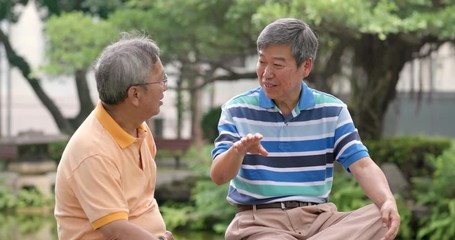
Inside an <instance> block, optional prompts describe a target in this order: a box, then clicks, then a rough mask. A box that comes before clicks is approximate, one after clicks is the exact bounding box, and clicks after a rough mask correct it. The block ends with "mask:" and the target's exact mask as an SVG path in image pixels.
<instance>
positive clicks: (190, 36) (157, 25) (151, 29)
mask: <svg viewBox="0 0 455 240" xmlns="http://www.w3.org/2000/svg"><path fill="white" fill-rule="evenodd" d="M260 2H263V1H244V0H242V1H233V0H223V1H203V0H193V1H186V0H174V1H167V0H157V1H153V2H152V1H141V0H137V1H131V2H130V5H129V6H130V8H129V9H125V10H120V11H117V12H116V13H115V14H112V15H111V16H110V17H109V20H110V21H111V22H112V23H113V25H116V26H118V27H119V28H120V29H121V30H128V29H137V30H140V31H144V32H147V33H148V34H150V35H151V36H152V38H153V39H154V40H155V41H157V43H158V45H159V46H160V47H161V49H162V51H163V54H162V60H163V61H164V62H165V63H166V64H168V65H172V66H173V67H174V68H175V69H177V71H176V72H175V73H172V74H174V77H176V79H177V85H176V86H175V87H174V86H171V87H170V89H171V90H172V89H174V90H176V92H177V101H176V102H177V109H178V112H179V116H178V123H177V126H176V127H177V129H178V131H180V130H181V129H182V122H183V121H182V119H183V118H182V116H183V115H182V114H183V112H184V111H186V110H189V112H190V114H191V123H192V127H191V135H192V137H193V139H196V140H201V139H202V133H201V128H200V122H201V120H202V110H201V98H200V91H201V90H202V89H204V87H205V86H207V84H210V83H212V82H214V81H219V80H237V79H242V78H255V77H256V74H255V72H254V71H253V72H240V71H239V70H237V68H238V67H236V66H238V62H242V60H243V59H244V58H245V57H247V56H251V55H252V54H255V52H256V47H255V38H256V34H257V31H258V30H257V29H255V27H254V26H253V25H252V21H251V17H252V16H253V14H254V13H255V12H256V9H257V7H258V3H260ZM195 13H197V14H195ZM220 72H221V75H220ZM184 92H187V93H188V94H187V96H188V97H189V99H190V101H189V104H188V105H184V101H183V98H184V94H183V93H184ZM178 136H180V132H178Z"/></svg>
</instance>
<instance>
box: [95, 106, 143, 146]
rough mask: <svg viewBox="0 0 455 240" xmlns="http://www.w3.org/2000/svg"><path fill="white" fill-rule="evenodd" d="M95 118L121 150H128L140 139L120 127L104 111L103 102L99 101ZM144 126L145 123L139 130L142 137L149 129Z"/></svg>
mask: <svg viewBox="0 0 455 240" xmlns="http://www.w3.org/2000/svg"><path fill="white" fill-rule="evenodd" d="M95 116H96V118H97V119H98V121H100V123H101V125H103V127H104V128H105V129H106V130H107V131H108V132H109V134H111V136H112V137H113V138H114V140H115V141H116V142H117V144H118V145H119V146H120V147H121V148H126V147H128V146H129V145H131V144H133V143H135V142H136V141H138V138H135V137H133V136H131V135H130V134H128V133H127V132H126V131H125V130H123V128H122V127H120V125H118V123H117V122H116V121H115V120H114V119H113V118H112V117H111V115H109V113H108V112H107V111H106V109H104V107H103V104H102V103H101V101H99V102H98V104H97V105H96V108H95ZM144 124H145V123H142V124H141V126H139V128H138V130H139V131H138V132H139V135H142V134H141V133H143V132H147V127H146V126H144Z"/></svg>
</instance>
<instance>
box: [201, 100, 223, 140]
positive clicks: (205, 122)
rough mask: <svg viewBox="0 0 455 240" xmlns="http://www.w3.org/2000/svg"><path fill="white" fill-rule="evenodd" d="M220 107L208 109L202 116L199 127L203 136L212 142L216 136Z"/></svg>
mask: <svg viewBox="0 0 455 240" xmlns="http://www.w3.org/2000/svg"><path fill="white" fill-rule="evenodd" d="M220 115H221V107H215V108H212V109H210V111H208V112H207V113H206V114H205V115H204V116H203V117H202V122H201V127H202V130H203V132H204V138H205V139H206V140H208V141H209V142H211V143H213V142H214V141H215V138H216V137H218V121H219V120H220Z"/></svg>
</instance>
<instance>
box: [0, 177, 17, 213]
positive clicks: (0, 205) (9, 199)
mask: <svg viewBox="0 0 455 240" xmlns="http://www.w3.org/2000/svg"><path fill="white" fill-rule="evenodd" d="M0 183H1V182H0ZM15 201H16V198H15V197H14V195H13V193H12V192H11V191H10V190H9V189H8V188H6V187H3V186H0V211H2V212H10V211H12V210H14V208H15V207H16V203H15Z"/></svg>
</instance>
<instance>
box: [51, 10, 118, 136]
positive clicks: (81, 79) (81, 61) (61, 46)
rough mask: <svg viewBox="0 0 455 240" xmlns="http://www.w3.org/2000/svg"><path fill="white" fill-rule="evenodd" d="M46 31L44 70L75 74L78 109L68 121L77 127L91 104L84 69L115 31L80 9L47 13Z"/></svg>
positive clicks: (58, 73) (114, 35) (88, 112)
mask: <svg viewBox="0 0 455 240" xmlns="http://www.w3.org/2000/svg"><path fill="white" fill-rule="evenodd" d="M45 33H46V36H47V38H48V44H47V47H46V56H47V58H48V64H47V65H45V66H44V67H43V69H44V70H45V72H47V73H50V74H52V75H62V74H63V75H70V76H74V82H75V86H76V89H77V93H78V100H79V105H80V109H79V113H78V114H77V116H76V117H75V118H74V119H72V120H71V121H70V122H71V126H72V128H73V129H76V128H77V127H78V126H79V125H80V124H81V123H82V121H84V119H85V118H86V117H87V116H88V115H89V114H90V112H91V111H92V110H93V107H94V104H93V101H92V99H91V97H90V89H89V87H88V82H87V72H88V70H89V68H90V67H91V66H92V64H93V62H94V60H95V59H96V58H97V56H98V55H99V54H100V52H101V51H102V50H103V48H104V47H105V46H107V45H108V44H109V43H110V42H111V41H112V40H113V39H114V38H115V37H117V36H118V33H117V31H115V29H114V28H113V27H112V26H111V25H110V24H109V23H108V22H106V21H105V20H103V19H99V20H98V21H94V19H93V17H91V16H88V15H85V14H83V13H82V12H71V13H62V14H61V15H60V16H57V15H54V16H52V17H50V18H49V19H48V20H47V22H46V25H45Z"/></svg>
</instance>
